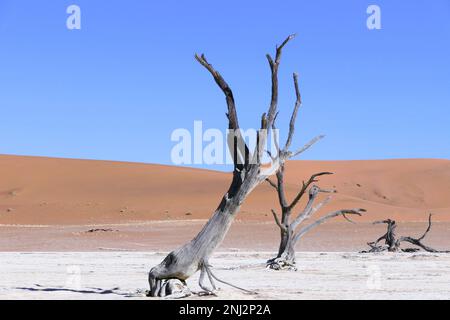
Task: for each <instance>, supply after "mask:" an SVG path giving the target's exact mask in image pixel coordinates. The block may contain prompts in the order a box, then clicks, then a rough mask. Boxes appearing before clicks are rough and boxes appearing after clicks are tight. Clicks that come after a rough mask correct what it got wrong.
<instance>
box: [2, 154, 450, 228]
mask: <svg viewBox="0 0 450 320" xmlns="http://www.w3.org/2000/svg"><path fill="white" fill-rule="evenodd" d="M319 171H331V172H334V173H335V174H334V175H332V176H327V177H323V178H322V179H321V181H320V183H319V185H320V186H321V187H324V188H335V189H337V190H338V193H337V194H336V195H334V200H333V201H332V202H331V203H330V204H329V205H327V206H326V207H325V208H324V209H323V210H322V212H325V211H326V210H334V209H337V208H344V207H346V208H354V207H363V208H366V209H367V210H368V213H367V215H366V216H365V217H364V218H363V220H364V221H372V220H375V219H379V218H385V217H393V218H396V219H399V220H403V221H423V220H426V215H427V214H428V213H429V212H431V213H433V214H435V216H434V220H435V221H450V161H449V160H436V159H398V160H373V161H372V160H370V161H291V162H289V163H288V165H287V173H286V180H287V184H288V188H287V189H288V190H287V191H288V194H289V196H291V197H292V196H294V194H295V192H296V191H297V190H298V188H299V186H300V185H301V181H302V180H306V179H307V178H308V177H309V175H311V174H312V173H315V172H319ZM229 181H230V174H229V173H223V172H216V171H208V170H200V169H192V168H181V167H172V166H163V165H153V164H138V163H124V162H110V161H93V160H72V159H57V158H43V157H23V156H7V155H1V156H0V224H32V225H49V224H50V225H52V224H53V225H57V224H60V225H64V224H94V223H124V222H130V221H148V220H168V219H206V218H208V217H209V216H210V215H211V213H212V212H213V211H214V209H215V208H216V206H217V204H218V203H219V201H220V199H221V197H222V195H223V193H224V192H225V191H226V189H227V187H228V183H229ZM276 199H277V198H276V194H275V193H274V192H273V189H271V188H270V187H269V186H268V185H262V186H260V187H258V188H257V190H255V192H254V193H253V194H252V195H251V196H250V197H249V199H248V200H247V201H246V203H245V204H244V206H243V207H242V212H241V213H240V215H239V216H238V219H242V220H270V219H272V217H271V215H270V208H275V209H276V208H277V203H276ZM319 214H320V213H319Z"/></svg>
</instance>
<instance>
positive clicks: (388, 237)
mask: <svg viewBox="0 0 450 320" xmlns="http://www.w3.org/2000/svg"><path fill="white" fill-rule="evenodd" d="M431 216H432V215H431V213H430V215H429V216H428V227H427V230H425V233H424V234H423V235H422V236H421V237H419V238H413V237H403V236H401V237H397V234H396V229H397V223H396V222H395V220H391V219H386V220H381V221H375V222H374V223H373V224H381V223H385V224H386V225H387V231H386V233H385V234H384V235H382V236H381V237H379V238H378V239H377V241H375V242H368V243H367V244H368V245H369V247H370V250H368V251H362V252H363V253H370V252H383V251H389V252H416V251H419V250H420V249H419V248H406V249H401V248H400V245H401V243H402V242H408V243H411V244H413V245H415V246H418V247H420V248H422V249H423V250H425V251H428V252H449V251H439V250H436V249H433V248H431V247H429V246H427V245H425V244H423V243H422V240H423V239H424V238H425V237H426V235H427V234H428V232H430V230H431ZM381 240H384V244H382V245H380V244H378V243H379V242H380V241H381Z"/></svg>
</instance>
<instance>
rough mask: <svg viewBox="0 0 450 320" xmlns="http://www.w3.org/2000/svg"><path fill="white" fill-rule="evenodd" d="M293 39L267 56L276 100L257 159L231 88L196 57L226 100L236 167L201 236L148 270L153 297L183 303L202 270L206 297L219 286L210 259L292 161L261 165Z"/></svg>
mask: <svg viewBox="0 0 450 320" xmlns="http://www.w3.org/2000/svg"><path fill="white" fill-rule="evenodd" d="M293 37H294V36H293V35H291V36H289V37H288V38H287V39H286V40H285V41H284V42H283V43H282V44H281V45H280V46H279V47H277V48H276V54H275V59H272V57H271V56H270V55H267V60H268V62H269V65H270V69H271V78H272V97H271V102H270V106H269V109H268V111H267V114H266V113H264V114H263V115H262V118H261V129H260V132H259V134H258V137H257V138H258V140H257V145H256V147H255V150H254V151H253V153H251V152H250V151H249V148H248V147H247V145H246V143H245V142H244V139H243V138H242V136H241V134H240V129H239V124H238V117H237V113H236V107H235V102H234V98H233V93H232V91H231V89H230V87H229V86H228V84H227V83H226V82H225V80H224V79H223V78H222V76H221V75H220V74H219V72H217V71H216V70H215V69H214V68H213V67H212V65H210V64H209V63H208V61H207V60H206V58H205V56H204V55H201V56H198V55H195V58H196V59H197V61H198V62H199V63H200V64H201V65H202V66H204V67H205V68H206V69H207V70H208V71H209V72H210V73H211V75H212V76H213V78H214V80H215V82H216V83H217V85H218V86H219V87H220V89H221V90H222V91H223V93H224V94H225V98H226V103H227V106H228V113H227V117H228V121H229V125H228V128H229V129H230V133H229V136H228V147H229V149H230V152H231V154H232V155H233V161H234V171H233V180H232V182H231V185H230V187H229V189H228V192H227V193H226V194H225V195H224V196H223V198H222V201H221V202H220V204H219V206H218V208H217V209H216V211H215V212H214V214H213V215H212V217H211V218H210V220H209V221H208V222H207V223H206V225H205V226H204V227H203V229H202V230H201V231H200V232H199V234H198V235H197V236H196V237H195V238H194V239H192V240H191V241H190V242H189V243H187V244H185V245H184V246H182V247H181V248H179V249H177V250H175V251H172V252H171V253H169V254H168V255H167V257H166V258H165V259H164V260H163V261H162V262H161V263H160V264H159V265H157V266H155V267H153V268H152V269H151V270H150V272H149V279H148V280H149V286H150V290H149V294H148V295H149V296H152V297H155V296H166V295H171V296H175V297H180V296H186V295H188V294H190V292H189V291H188V290H187V287H186V284H185V280H186V279H188V278H189V277H190V276H192V275H193V274H194V273H196V272H197V271H199V270H200V271H201V274H200V281H199V285H200V287H201V288H202V289H203V290H205V292H206V293H210V292H212V291H214V290H215V289H216V286H215V284H214V281H213V279H216V280H219V279H218V278H217V277H216V276H215V275H214V274H213V273H212V272H211V270H210V266H209V258H210V256H211V254H212V253H213V252H214V250H215V249H216V248H217V246H219V244H220V243H221V242H222V240H223V239H224V237H225V235H226V234H227V232H228V229H229V227H230V225H231V223H232V221H233V219H234V217H235V216H236V214H237V213H238V212H239V209H240V206H241V205H242V203H243V201H244V200H245V198H246V197H247V196H248V195H249V194H250V193H251V192H252V190H253V189H254V188H255V187H256V186H257V185H259V184H260V183H261V182H263V181H264V180H265V179H267V177H269V176H270V175H272V174H274V173H276V172H277V171H278V168H279V166H280V164H282V163H284V161H285V160H286V159H288V158H289V157H290V155H285V154H278V155H277V156H276V157H272V162H271V164H270V166H269V167H262V164H261V159H262V158H263V153H264V146H265V144H266V140H267V131H268V130H269V129H271V128H272V126H273V122H274V121H275V118H276V114H277V105H278V66H279V63H280V59H281V52H282V48H283V47H284V46H285V45H286V44H287V43H288V41H289V40H291V39H292V38H293ZM205 276H208V279H209V282H210V285H211V287H208V286H207V285H206V284H205V282H204V280H205ZM220 281H221V280H220ZM222 282H224V281H222ZM224 283H226V282H224ZM227 284H228V283H227ZM237 288H238V287H237ZM239 289H241V288H239Z"/></svg>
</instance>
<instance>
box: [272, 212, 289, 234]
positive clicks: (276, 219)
mask: <svg viewBox="0 0 450 320" xmlns="http://www.w3.org/2000/svg"><path fill="white" fill-rule="evenodd" d="M271 211H272V215H273V218H274V219H275V223H276V224H277V226H278V227H280V229H281V230H283V231H284V230H286V228H285V226H283V225H282V224H281V223H280V220H279V219H278V215H277V213H276V212H275V210H273V209H272V210H271Z"/></svg>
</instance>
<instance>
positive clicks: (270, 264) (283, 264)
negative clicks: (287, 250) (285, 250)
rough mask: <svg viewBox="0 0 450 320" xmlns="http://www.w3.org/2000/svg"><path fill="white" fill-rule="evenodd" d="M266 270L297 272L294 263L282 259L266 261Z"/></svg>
mask: <svg viewBox="0 0 450 320" xmlns="http://www.w3.org/2000/svg"><path fill="white" fill-rule="evenodd" d="M266 268H267V269H272V270H288V271H297V267H296V266H295V261H292V260H287V259H284V258H282V257H280V258H273V259H270V260H268V261H267V265H266Z"/></svg>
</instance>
